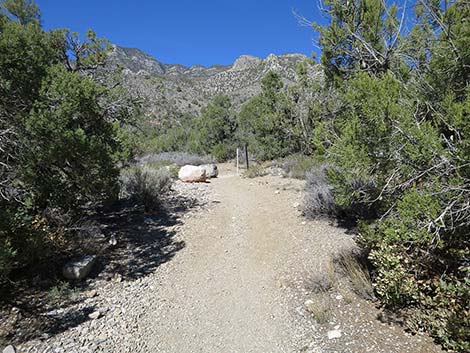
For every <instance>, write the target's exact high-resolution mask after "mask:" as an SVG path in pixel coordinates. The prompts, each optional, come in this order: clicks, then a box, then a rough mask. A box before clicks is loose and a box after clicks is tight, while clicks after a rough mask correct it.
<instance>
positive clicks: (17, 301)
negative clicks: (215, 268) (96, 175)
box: [0, 195, 201, 346]
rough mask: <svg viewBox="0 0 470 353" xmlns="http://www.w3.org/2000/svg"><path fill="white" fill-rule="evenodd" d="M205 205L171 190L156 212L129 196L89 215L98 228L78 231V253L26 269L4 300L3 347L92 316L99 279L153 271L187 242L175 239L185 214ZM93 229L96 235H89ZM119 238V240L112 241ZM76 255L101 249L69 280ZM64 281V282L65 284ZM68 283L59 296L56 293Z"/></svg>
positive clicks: (0, 318)
mask: <svg viewBox="0 0 470 353" xmlns="http://www.w3.org/2000/svg"><path fill="white" fill-rule="evenodd" d="M198 206H201V205H200V204H199V202H198V201H197V200H196V199H192V198H186V197H182V196H179V195H169V196H168V197H166V199H165V200H164V201H163V202H162V204H161V205H160V206H159V207H158V208H157V209H156V210H155V211H153V212H150V213H145V212H144V211H143V209H142V208H141V207H138V206H136V205H134V204H132V203H131V202H130V201H122V202H119V203H117V204H116V205H114V206H113V207H112V208H110V209H107V210H101V211H100V212H98V213H97V214H95V215H94V216H92V217H90V220H88V221H90V224H93V227H95V228H97V229H98V231H93V232H89V233H88V234H87V235H83V234H82V235H77V237H78V239H77V241H76V245H75V246H74V251H73V253H70V252H68V253H67V254H62V255H60V256H57V257H56V258H55V259H53V260H51V263H49V264H45V265H41V270H40V271H39V270H38V273H35V272H30V273H28V270H25V271H22V272H23V273H22V274H21V275H19V277H18V278H17V280H16V282H12V284H13V285H12V286H11V287H10V288H9V289H8V298H6V297H4V298H2V300H1V301H0V346H2V345H3V344H11V343H13V344H18V343H22V342H25V341H28V340H34V339H45V338H48V337H51V336H54V335H57V334H59V333H61V332H64V331H66V330H68V329H70V328H73V327H76V326H78V325H80V324H82V323H83V322H85V321H87V320H89V317H88V315H89V314H90V313H92V312H93V311H94V310H96V309H97V308H95V307H94V306H93V305H90V304H88V303H89V302H85V300H86V295H85V293H84V292H86V291H87V290H88V289H89V286H90V284H92V283H93V282H94V281H96V280H105V281H115V282H121V281H134V280H136V279H139V278H142V277H145V276H147V275H150V274H151V273H153V272H154V271H155V270H156V269H157V268H158V267H159V266H160V265H161V264H163V263H165V262H168V261H170V260H171V259H172V258H173V257H174V255H175V254H176V253H177V252H178V251H180V250H182V249H183V248H184V247H185V242H184V241H183V240H177V239H176V229H175V227H178V226H179V225H181V224H182V222H181V217H183V216H184V215H185V214H186V213H188V212H189V211H190V210H191V209H193V208H195V207H198ZM91 233H94V235H90V234H91ZM112 237H114V238H115V239H116V244H115V245H111V244H110V239H111V238H112ZM71 254H74V255H76V256H78V255H82V254H96V255H97V259H98V261H97V264H96V265H95V266H94V268H93V270H92V273H91V274H90V275H89V276H88V279H87V280H85V281H80V282H73V281H71V282H66V281H65V280H64V279H63V278H62V277H61V275H60V269H61V267H62V264H64V263H65V262H66V261H67V260H68V258H69V257H70V255H71ZM64 284H65V285H64ZM60 285H64V288H65V289H64V290H63V291H59V293H58V296H57V297H56V298H55V299H53V300H52V299H51V292H53V291H54V290H57V288H58V286H60Z"/></svg>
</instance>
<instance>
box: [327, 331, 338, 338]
mask: <svg viewBox="0 0 470 353" xmlns="http://www.w3.org/2000/svg"><path fill="white" fill-rule="evenodd" d="M327 335H328V339H329V340H332V339H335V338H340V337H341V331H340V330H331V331H328V333H327Z"/></svg>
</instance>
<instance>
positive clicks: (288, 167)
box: [276, 154, 317, 179]
mask: <svg viewBox="0 0 470 353" xmlns="http://www.w3.org/2000/svg"><path fill="white" fill-rule="evenodd" d="M316 163H317V162H316V161H315V160H314V159H313V158H312V157H311V156H305V155H301V154H298V155H292V156H289V157H286V158H284V159H282V160H281V161H280V162H277V163H276V165H278V166H280V167H281V168H282V170H283V171H284V173H285V174H286V176H288V177H289V178H294V179H306V174H307V172H308V171H309V170H310V169H311V168H312V167H313V166H314V165H315V164H316Z"/></svg>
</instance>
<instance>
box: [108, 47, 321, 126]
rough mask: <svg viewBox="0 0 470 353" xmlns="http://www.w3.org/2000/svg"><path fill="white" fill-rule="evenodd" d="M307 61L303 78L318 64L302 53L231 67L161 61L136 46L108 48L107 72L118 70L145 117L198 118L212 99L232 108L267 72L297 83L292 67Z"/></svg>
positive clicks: (244, 59)
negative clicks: (223, 98)
mask: <svg viewBox="0 0 470 353" xmlns="http://www.w3.org/2000/svg"><path fill="white" fill-rule="evenodd" d="M301 62H305V63H308V65H307V66H308V70H307V71H308V75H310V76H314V75H319V74H320V71H321V70H320V69H319V66H318V65H317V64H315V63H313V62H312V61H311V60H309V58H308V57H307V56H306V55H304V54H297V53H286V54H281V55H275V54H269V55H268V56H267V57H266V58H259V57H256V56H253V55H240V56H239V57H238V58H237V59H236V60H235V61H234V62H233V64H231V65H217V64H216V65H211V66H203V65H192V66H185V65H182V64H167V63H163V62H161V61H159V60H157V59H156V58H154V57H152V56H151V55H149V54H147V53H145V52H144V51H142V50H140V49H138V48H125V47H121V46H118V45H113V47H112V50H111V52H110V53H109V55H108V59H107V62H106V66H107V67H108V68H111V69H113V68H116V67H122V68H123V76H124V83H125V84H126V86H127V87H128V89H129V90H130V91H131V92H132V93H133V94H134V95H136V96H138V97H141V98H144V100H145V101H146V109H145V111H146V113H147V114H148V115H150V116H151V117H154V118H155V119H157V120H161V119H163V118H165V117H169V116H170V117H178V116H181V115H182V114H187V113H189V114H198V113H199V112H200V111H201V109H202V108H203V107H204V106H205V105H207V103H208V102H209V101H210V100H211V99H212V98H213V97H214V96H217V95H227V96H229V97H230V99H231V101H232V104H233V106H234V108H235V109H239V108H240V106H241V105H242V104H243V103H244V102H246V101H247V100H248V99H250V98H251V97H253V96H255V95H256V94H258V93H259V92H260V91H261V80H262V79H263V77H264V76H265V75H266V74H267V73H268V72H269V71H274V72H276V73H277V74H279V76H280V78H281V80H282V81H283V83H284V86H285V87H289V86H291V85H293V84H295V83H296V82H298V75H297V66H298V65H299V63H301Z"/></svg>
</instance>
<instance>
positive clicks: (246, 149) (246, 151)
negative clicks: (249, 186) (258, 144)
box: [245, 145, 250, 170]
mask: <svg viewBox="0 0 470 353" xmlns="http://www.w3.org/2000/svg"><path fill="white" fill-rule="evenodd" d="M245 161H246V170H248V169H249V168H250V162H249V161H248V145H245Z"/></svg>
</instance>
